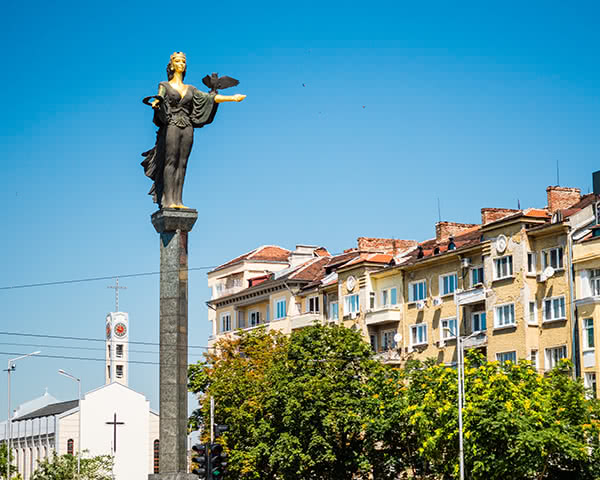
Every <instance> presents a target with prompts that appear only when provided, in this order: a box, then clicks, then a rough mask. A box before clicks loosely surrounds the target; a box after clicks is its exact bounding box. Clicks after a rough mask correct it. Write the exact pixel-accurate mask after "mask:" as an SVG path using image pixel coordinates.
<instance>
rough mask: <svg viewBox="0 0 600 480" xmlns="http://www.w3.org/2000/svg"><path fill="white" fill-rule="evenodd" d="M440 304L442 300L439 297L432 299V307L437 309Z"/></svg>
mask: <svg viewBox="0 0 600 480" xmlns="http://www.w3.org/2000/svg"><path fill="white" fill-rule="evenodd" d="M441 304H442V299H441V298H440V297H434V299H433V306H434V307H439V306H440V305H441Z"/></svg>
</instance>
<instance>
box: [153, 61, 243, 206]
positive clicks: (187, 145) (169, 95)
mask: <svg viewBox="0 0 600 480" xmlns="http://www.w3.org/2000/svg"><path fill="white" fill-rule="evenodd" d="M186 70H187V64H186V58H185V54H184V53H183V52H175V53H173V54H172V55H171V58H170V60H169V64H168V65H167V78H168V81H166V82H160V83H159V85H158V94H157V95H154V96H151V97H146V98H145V99H144V103H146V104H147V105H151V106H152V108H153V109H154V124H155V125H156V126H157V127H158V132H157V134H156V145H155V146H154V148H152V150H149V151H147V152H144V153H142V155H143V156H144V157H145V159H144V161H143V162H142V166H143V167H144V171H145V173H146V175H147V176H148V177H150V178H151V179H152V180H154V185H153V186H152V189H151V190H150V195H152V196H153V197H154V201H155V202H156V203H158V206H159V208H163V207H167V208H186V207H184V206H183V201H182V194H183V181H184V179H185V171H186V168H187V162H188V158H189V156H190V152H191V151H192V144H193V143H194V128H202V127H203V126H204V125H208V124H209V123H212V121H213V119H214V117H215V114H216V112H217V107H218V104H219V103H223V102H241V101H242V100H243V99H244V98H246V95H239V94H237V95H230V96H227V95H220V94H218V93H217V88H227V87H229V86H233V85H237V84H238V83H239V82H238V81H237V80H234V79H232V78H230V77H221V78H220V79H219V78H218V77H217V76H216V74H213V75H212V77H210V76H206V77H205V78H204V79H203V82H204V83H205V84H206V85H207V86H210V87H211V91H210V92H209V93H206V92H202V91H200V90H198V89H197V88H196V87H194V86H193V85H186V84H185V83H183V80H184V79H185V73H186ZM151 99H153V100H152V101H150V100H151Z"/></svg>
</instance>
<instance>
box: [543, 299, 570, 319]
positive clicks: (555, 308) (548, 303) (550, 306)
mask: <svg viewBox="0 0 600 480" xmlns="http://www.w3.org/2000/svg"><path fill="white" fill-rule="evenodd" d="M566 318H567V315H566V313H565V297H564V296H563V297H554V298H544V322H552V321H554V320H564V319H566Z"/></svg>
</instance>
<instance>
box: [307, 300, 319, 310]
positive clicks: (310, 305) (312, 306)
mask: <svg viewBox="0 0 600 480" xmlns="http://www.w3.org/2000/svg"><path fill="white" fill-rule="evenodd" d="M306 311H307V312H310V313H319V297H309V298H307V299H306Z"/></svg>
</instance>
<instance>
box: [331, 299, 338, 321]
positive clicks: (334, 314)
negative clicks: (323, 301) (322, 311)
mask: <svg viewBox="0 0 600 480" xmlns="http://www.w3.org/2000/svg"><path fill="white" fill-rule="evenodd" d="M338 317H339V307H338V302H331V303H330V304H329V318H330V319H331V320H337V319H338Z"/></svg>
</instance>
